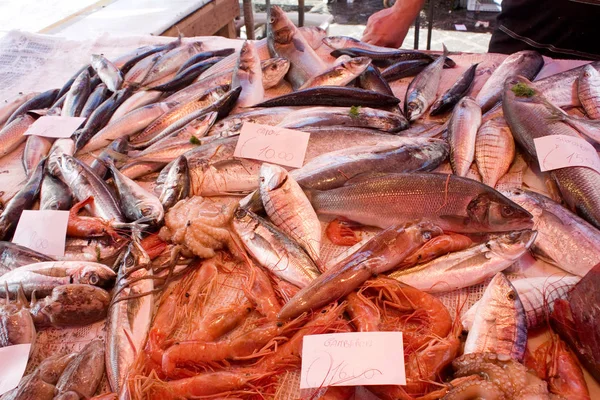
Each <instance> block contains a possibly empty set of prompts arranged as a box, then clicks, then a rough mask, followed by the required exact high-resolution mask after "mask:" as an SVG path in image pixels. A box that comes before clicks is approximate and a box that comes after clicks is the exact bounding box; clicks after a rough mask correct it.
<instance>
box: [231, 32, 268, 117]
mask: <svg viewBox="0 0 600 400" xmlns="http://www.w3.org/2000/svg"><path fill="white" fill-rule="evenodd" d="M237 86H241V88H242V92H241V93H240V96H239V97H238V101H237V107H251V106H253V105H255V104H256V103H260V102H261V101H262V100H263V98H264V96H265V90H264V88H263V83H262V69H261V67H260V57H259V56H258V51H257V50H256V47H254V43H252V42H250V41H245V42H244V44H243V45H242V48H241V50H240V58H239V59H238V62H237V65H236V68H235V70H234V75H233V80H232V83H231V87H237Z"/></svg>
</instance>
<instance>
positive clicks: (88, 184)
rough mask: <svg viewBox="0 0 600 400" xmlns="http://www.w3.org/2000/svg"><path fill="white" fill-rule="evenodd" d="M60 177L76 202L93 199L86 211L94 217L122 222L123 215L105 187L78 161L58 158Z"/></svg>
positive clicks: (69, 158) (102, 182)
mask: <svg viewBox="0 0 600 400" xmlns="http://www.w3.org/2000/svg"><path fill="white" fill-rule="evenodd" d="M58 164H59V168H60V175H61V179H62V180H63V182H65V183H66V184H67V186H69V188H70V189H71V192H72V193H73V196H74V197H75V198H76V199H77V201H83V200H85V199H87V198H88V197H90V196H91V197H93V198H94V201H93V204H89V205H86V209H87V210H88V211H89V212H90V213H91V214H92V215H93V216H95V217H100V218H104V219H105V220H108V221H115V222H124V218H123V214H122V212H121V210H120V209H119V205H118V204H117V201H116V200H115V198H114V197H113V195H112V193H111V192H110V190H109V189H108V187H107V186H106V183H105V182H104V181H103V180H102V179H100V178H99V177H98V176H97V175H96V174H95V173H94V172H93V171H92V170H91V169H90V167H88V166H87V165H86V164H84V163H83V162H81V161H79V160H78V159H76V158H74V157H71V156H68V155H66V154H63V155H62V156H60V157H59V158H58Z"/></svg>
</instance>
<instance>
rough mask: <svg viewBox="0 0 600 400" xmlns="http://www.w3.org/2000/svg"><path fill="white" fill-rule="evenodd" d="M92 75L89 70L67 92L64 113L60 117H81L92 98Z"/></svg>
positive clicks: (84, 71)
mask: <svg viewBox="0 0 600 400" xmlns="http://www.w3.org/2000/svg"><path fill="white" fill-rule="evenodd" d="M90 91H91V88H90V74H89V72H88V71H87V69H85V70H83V72H82V73H81V74H80V75H79V76H78V77H77V79H75V82H73V85H71V88H70V89H69V91H68V92H67V97H65V103H64V105H63V106H62V112H61V114H60V115H62V116H66V117H79V114H81V110H83V106H84V105H85V102H86V101H87V99H88V97H89V96H90Z"/></svg>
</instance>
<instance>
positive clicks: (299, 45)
mask: <svg viewBox="0 0 600 400" xmlns="http://www.w3.org/2000/svg"><path fill="white" fill-rule="evenodd" d="M292 44H293V45H294V47H295V48H296V50H298V51H302V52H304V49H305V46H304V43H302V41H301V40H299V39H296V38H293V39H292Z"/></svg>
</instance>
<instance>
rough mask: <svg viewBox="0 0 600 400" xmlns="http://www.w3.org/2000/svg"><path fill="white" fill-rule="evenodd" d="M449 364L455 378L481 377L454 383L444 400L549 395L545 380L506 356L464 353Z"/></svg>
mask: <svg viewBox="0 0 600 400" xmlns="http://www.w3.org/2000/svg"><path fill="white" fill-rule="evenodd" d="M452 367H453V368H454V371H455V372H454V377H455V378H463V377H468V376H477V377H478V378H480V379H469V380H465V381H462V382H461V383H459V384H457V385H453V386H454V387H453V388H452V389H450V390H449V391H448V393H447V394H446V396H444V397H443V399H444V400H462V399H473V398H485V399H488V400H492V399H515V400H519V399H523V400H524V399H537V400H544V399H550V398H551V397H550V394H549V392H548V386H547V384H546V382H545V381H543V380H542V379H540V378H538V377H537V376H536V375H535V374H534V373H532V372H531V371H530V370H529V369H528V368H527V367H525V366H524V365H523V364H521V363H519V362H518V361H516V360H514V359H512V358H511V357H510V356H508V355H504V354H495V353H470V354H465V355H463V356H461V357H459V358H457V359H455V360H454V361H453V362H452Z"/></svg>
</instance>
